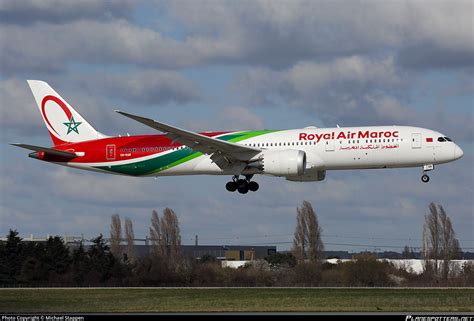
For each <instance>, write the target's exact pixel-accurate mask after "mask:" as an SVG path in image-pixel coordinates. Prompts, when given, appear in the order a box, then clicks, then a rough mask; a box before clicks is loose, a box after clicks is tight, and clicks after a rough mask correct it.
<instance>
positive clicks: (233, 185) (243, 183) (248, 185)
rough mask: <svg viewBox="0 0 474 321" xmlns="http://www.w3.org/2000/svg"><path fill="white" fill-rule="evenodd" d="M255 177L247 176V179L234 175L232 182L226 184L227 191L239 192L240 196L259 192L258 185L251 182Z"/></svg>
mask: <svg viewBox="0 0 474 321" xmlns="http://www.w3.org/2000/svg"><path fill="white" fill-rule="evenodd" d="M252 176H253V175H245V179H241V178H239V175H234V176H233V177H232V181H230V182H228V183H227V184H225V188H226V190H228V191H229V192H235V191H239V193H240V194H247V193H248V191H252V192H256V191H258V187H259V186H258V183H257V182H255V181H251V179H252Z"/></svg>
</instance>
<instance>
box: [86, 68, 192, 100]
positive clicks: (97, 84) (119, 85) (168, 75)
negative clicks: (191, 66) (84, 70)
mask: <svg viewBox="0 0 474 321" xmlns="http://www.w3.org/2000/svg"><path fill="white" fill-rule="evenodd" d="M90 78H91V80H85V81H84V85H85V86H87V87H88V89H89V90H91V91H94V90H96V89H97V90H99V91H100V90H101V89H103V90H104V91H105V92H106V93H107V94H108V95H109V96H111V97H119V98H122V99H125V100H127V101H130V102H132V103H141V104H145V105H151V106H156V105H161V104H166V103H169V102H176V103H178V104H186V103H188V102H191V101H198V100H200V96H199V94H198V89H197V87H196V86H195V85H194V83H193V82H191V81H190V80H188V79H186V78H184V77H182V76H181V75H179V74H178V73H175V72H171V71H162V70H146V71H132V72H128V73H127V74H126V75H124V74H110V73H101V74H98V75H96V76H92V77H90Z"/></svg>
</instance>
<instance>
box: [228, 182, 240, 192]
mask: <svg viewBox="0 0 474 321" xmlns="http://www.w3.org/2000/svg"><path fill="white" fill-rule="evenodd" d="M225 189H226V190H228V191H229V192H235V191H236V190H237V184H236V183H235V182H227V184H225Z"/></svg>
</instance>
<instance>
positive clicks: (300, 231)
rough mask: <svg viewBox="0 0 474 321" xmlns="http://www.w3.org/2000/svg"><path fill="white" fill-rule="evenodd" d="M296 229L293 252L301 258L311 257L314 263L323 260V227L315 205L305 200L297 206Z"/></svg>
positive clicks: (300, 259)
mask: <svg viewBox="0 0 474 321" xmlns="http://www.w3.org/2000/svg"><path fill="white" fill-rule="evenodd" d="M296 211H297V213H298V214H297V216H296V229H295V234H294V239H293V253H294V255H295V257H296V258H297V259H298V260H299V261H302V260H305V259H309V260H310V261H311V262H313V263H319V262H320V261H321V259H322V258H323V257H322V254H323V253H322V252H323V250H324V244H323V242H322V240H321V234H322V229H321V226H320V225H319V222H318V218H317V216H316V213H315V212H314V209H313V206H312V205H311V203H310V202H308V201H303V204H302V205H301V207H297V209H296Z"/></svg>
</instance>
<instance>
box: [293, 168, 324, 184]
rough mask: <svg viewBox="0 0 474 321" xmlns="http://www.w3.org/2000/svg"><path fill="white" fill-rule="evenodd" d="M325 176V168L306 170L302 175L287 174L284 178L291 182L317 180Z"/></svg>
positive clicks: (321, 179)
mask: <svg viewBox="0 0 474 321" xmlns="http://www.w3.org/2000/svg"><path fill="white" fill-rule="evenodd" d="M325 178H326V170H316V171H307V172H306V173H305V174H304V175H300V176H288V177H287V178H286V179H287V180H289V181H292V182H317V181H323V180H324V179H325Z"/></svg>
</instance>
